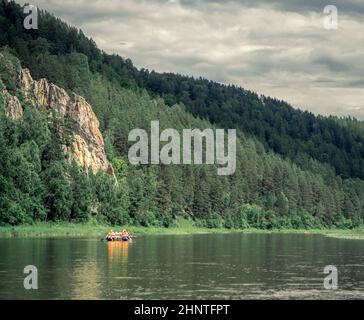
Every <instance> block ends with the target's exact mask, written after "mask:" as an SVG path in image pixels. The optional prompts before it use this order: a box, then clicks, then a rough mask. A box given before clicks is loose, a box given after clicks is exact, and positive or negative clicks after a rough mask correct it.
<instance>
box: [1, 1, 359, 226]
mask: <svg viewBox="0 0 364 320" xmlns="http://www.w3.org/2000/svg"><path fill="white" fill-rule="evenodd" d="M23 17H24V15H23V13H22V10H21V7H20V6H18V5H16V4H15V3H13V2H8V1H5V0H1V5H0V29H1V31H2V32H1V34H0V46H2V47H6V48H5V49H3V52H4V56H5V57H6V63H7V64H8V66H12V67H10V68H9V67H7V68H4V67H3V64H5V62H2V65H0V76H1V79H2V86H3V87H6V89H7V90H8V91H9V92H11V93H12V94H14V95H17V96H19V98H20V100H21V99H22V92H21V91H20V90H19V87H18V86H17V83H16V81H14V77H12V76H11V72H9V70H13V69H15V70H17V68H20V66H19V65H20V64H21V66H22V67H23V68H24V67H28V68H29V69H30V71H31V73H32V75H33V77H34V78H36V79H39V78H42V77H44V78H47V79H48V80H49V81H51V82H53V83H55V84H57V85H59V86H60V87H63V88H65V89H66V90H67V91H69V92H71V91H74V92H76V93H78V94H80V95H82V96H83V97H85V98H86V99H87V101H88V102H89V103H90V104H91V105H92V107H93V109H94V111H95V113H96V114H97V116H98V118H99V120H100V123H101V130H102V132H103V135H104V138H105V143H106V152H107V155H108V158H109V161H110V162H111V163H112V164H113V165H114V169H115V171H116V175H117V178H118V184H117V185H115V184H114V183H113V182H112V180H111V179H110V177H108V176H107V175H106V174H102V173H100V174H97V175H93V174H90V175H86V174H85V173H84V172H82V170H81V169H80V168H78V167H77V165H76V164H75V163H72V164H69V163H68V162H67V161H66V156H65V154H64V152H63V149H62V148H61V147H60V146H62V145H63V144H64V141H63V140H64V139H66V138H67V137H65V136H64V135H63V134H60V132H59V131H58V130H56V128H57V123H54V122H52V121H49V119H45V118H44V117H42V113H41V112H39V110H36V109H34V108H31V107H29V106H28V107H25V113H24V115H23V117H22V119H20V120H19V121H13V120H11V119H9V118H7V117H6V116H5V111H3V112H1V122H0V140H1V146H2V150H1V152H2V157H1V159H0V162H1V163H0V179H1V180H0V181H1V183H0V194H1V198H0V207H1V213H0V223H3V224H4V223H5V224H19V223H24V222H32V221H59V220H65V221H85V220H88V219H90V218H91V217H94V218H95V219H100V220H105V221H107V222H109V223H112V224H117V223H134V224H141V225H145V226H151V225H161V226H166V227H168V226H171V225H173V224H174V223H175V221H176V220H178V219H180V218H185V219H193V220H195V221H196V222H197V223H198V224H200V225H204V226H208V227H222V226H225V227H228V228H246V227H257V228H273V227H287V228H288V227H293V228H310V227H332V226H338V227H343V228H345V227H354V226H358V225H359V224H361V223H362V221H363V217H364V182H363V181H362V180H360V179H358V178H363V177H364V163H363V161H364V160H363V159H364V146H363V142H364V139H363V132H362V127H361V125H360V124H359V125H358V124H357V122H354V121H352V120H349V119H346V120H345V121H343V120H339V119H336V118H325V117H315V116H314V115H312V114H310V113H307V112H301V111H297V110H295V109H293V108H292V107H290V106H288V105H287V104H285V103H284V102H281V101H277V100H274V99H270V98H261V97H259V96H258V95H256V94H255V93H252V92H248V91H245V90H243V89H241V88H237V87H233V86H223V85H220V84H217V83H213V82H210V81H207V80H203V79H192V78H188V77H182V76H179V75H172V74H169V75H166V74H157V73H155V72H148V71H146V70H141V71H138V70H137V69H136V68H134V67H133V65H132V62H131V61H130V60H124V59H122V58H121V57H118V56H112V55H108V54H106V53H104V52H101V51H100V50H99V49H98V48H97V47H96V45H95V43H94V42H93V41H92V40H89V39H87V38H86V37H85V36H84V35H83V34H82V32H81V31H78V30H77V29H75V28H72V27H69V26H67V25H66V24H64V23H63V22H62V21H60V20H59V19H56V18H55V17H53V16H51V15H50V14H48V13H46V12H43V13H42V14H41V19H40V25H39V30H33V31H26V30H25V29H24V28H23V26H22V21H23ZM14 56H15V57H17V59H19V61H20V62H17V59H16V58H14ZM1 92H2V90H0V97H1V98H3V94H2V93H1ZM1 101H2V100H1V99H0V104H1ZM23 107H24V106H23ZM2 108H3V109H4V106H2ZM152 120H160V122H161V127H162V128H175V129H177V130H181V129H183V128H201V129H203V128H207V127H216V128H217V127H223V128H237V129H239V130H238V136H239V141H238V151H237V157H238V161H237V162H238V163H237V170H236V173H235V175H233V176H231V177H221V176H217V175H216V168H214V167H212V166H183V165H182V166H141V167H134V166H131V165H130V164H129V163H128V160H127V153H128V148H129V144H128V141H127V137H128V133H129V132H130V130H132V129H134V128H145V129H148V128H149V126H150V121H152ZM66 140H67V139H66ZM57 141H58V142H57ZM29 148H30V149H31V150H33V152H32V153H30V152H29V151H28V150H29ZM30 154H33V155H34V156H32V157H30ZM69 177H72V178H71V179H70V178H69ZM24 181H26V182H27V183H24ZM79 199H81V200H82V201H80V200H79Z"/></svg>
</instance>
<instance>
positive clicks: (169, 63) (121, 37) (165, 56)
mask: <svg viewBox="0 0 364 320" xmlns="http://www.w3.org/2000/svg"><path fill="white" fill-rule="evenodd" d="M17 2H18V3H24V2H27V3H30V4H33V5H36V6H38V7H39V8H42V9H46V10H48V11H50V12H52V13H54V14H55V15H56V16H58V17H60V18H62V19H63V20H64V21H66V22H67V23H69V24H71V25H73V26H76V27H78V28H81V29H82V30H83V31H84V33H85V34H86V35H87V36H89V37H92V38H93V39H94V40H95V42H96V43H97V45H98V46H99V48H101V49H102V50H104V51H106V52H107V53H117V54H120V55H121V56H123V57H125V58H130V59H131V60H132V61H133V63H134V65H135V66H136V67H138V68H147V69H150V70H155V71H158V72H174V73H180V74H184V75H191V76H196V77H199V76H202V77H204V78H207V79H210V80H215V81H218V82H221V83H225V84H235V85H239V86H241V87H243V88H245V89H248V90H253V91H255V92H257V93H259V94H263V95H265V96H272V97H276V98H279V99H283V100H285V101H287V102H289V103H290V104H291V105H292V106H294V107H296V108H300V109H302V110H309V111H312V112H314V113H315V114H323V115H328V114H333V115H338V116H347V115H351V116H355V117H357V118H359V119H362V120H364V1H363V0H345V1H343V0H342V1H329V0H282V1H275V0H264V1H263V0H227V1H217V0H62V1H60V0H27V1H17ZM328 5H334V6H336V8H337V10H338V23H337V28H330V26H331V27H332V26H334V25H333V24H329V25H328V23H329V22H330V21H333V20H328V19H329V17H330V16H329V13H327V12H326V13H325V11H324V9H325V7H326V6H328ZM328 26H329V28H328Z"/></svg>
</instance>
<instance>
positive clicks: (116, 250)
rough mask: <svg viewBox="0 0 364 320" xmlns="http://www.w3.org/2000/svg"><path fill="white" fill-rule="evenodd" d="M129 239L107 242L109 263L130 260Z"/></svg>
mask: <svg viewBox="0 0 364 320" xmlns="http://www.w3.org/2000/svg"><path fill="white" fill-rule="evenodd" d="M129 245H131V240H129V241H110V242H108V243H107V253H108V262H109V265H112V264H114V263H117V262H122V263H125V262H127V261H128V254H129Z"/></svg>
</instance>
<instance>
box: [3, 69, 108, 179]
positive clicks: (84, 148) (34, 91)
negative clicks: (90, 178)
mask: <svg viewBox="0 0 364 320" xmlns="http://www.w3.org/2000/svg"><path fill="white" fill-rule="evenodd" d="M19 77H20V83H21V91H22V93H23V96H24V98H25V101H27V102H28V103H31V104H32V105H33V106H34V107H35V108H40V109H44V110H45V111H46V112H48V113H49V114H51V113H53V112H56V114H57V116H58V117H61V118H62V117H63V118H64V117H66V116H67V117H69V118H70V119H71V120H73V122H74V124H75V129H74V132H73V139H72V140H73V147H72V150H67V149H66V152H67V153H68V158H69V161H72V159H75V160H76V161H77V162H78V164H79V165H80V166H82V167H83V168H84V169H85V170H86V172H88V171H89V170H92V171H93V172H94V173H96V172H98V171H100V170H102V171H105V172H107V173H109V174H111V175H112V176H113V177H115V174H114V170H113V168H112V166H111V164H110V163H109V162H108V160H107V158H106V154H105V147H104V139H103V137H102V134H101V132H100V130H99V121H98V119H97V117H96V115H95V113H94V112H93V110H92V107H91V105H90V104H88V103H87V102H86V100H85V99H84V98H82V97H80V96H78V95H76V94H72V95H69V94H68V93H67V92H66V91H65V90H63V89H62V88H59V87H58V86H56V85H54V84H52V83H49V82H48V81H47V80H46V79H41V80H39V81H36V80H33V78H32V77H31V75H30V72H29V70H28V69H23V70H22V71H21V73H20V75H19ZM3 93H4V98H5V107H6V114H7V115H8V116H9V117H11V118H12V119H14V120H17V119H19V118H21V116H22V112H23V109H22V106H21V103H20V101H19V99H18V98H17V97H15V96H12V95H11V94H9V92H7V91H6V90H5V89H4V91H3Z"/></svg>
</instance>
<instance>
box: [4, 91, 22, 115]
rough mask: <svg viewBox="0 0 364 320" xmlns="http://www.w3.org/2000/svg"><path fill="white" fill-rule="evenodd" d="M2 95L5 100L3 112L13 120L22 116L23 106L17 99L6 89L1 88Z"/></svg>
mask: <svg viewBox="0 0 364 320" xmlns="http://www.w3.org/2000/svg"><path fill="white" fill-rule="evenodd" d="M3 96H4V101H5V114H6V115H7V116H8V117H9V118H11V119H13V120H19V119H20V118H21V117H22V116H23V108H22V106H21V103H20V101H19V99H18V98H17V97H15V96H12V95H11V94H10V93H9V92H8V91H7V90H6V89H4V90H3Z"/></svg>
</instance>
